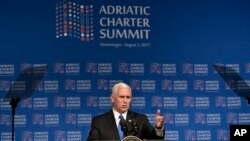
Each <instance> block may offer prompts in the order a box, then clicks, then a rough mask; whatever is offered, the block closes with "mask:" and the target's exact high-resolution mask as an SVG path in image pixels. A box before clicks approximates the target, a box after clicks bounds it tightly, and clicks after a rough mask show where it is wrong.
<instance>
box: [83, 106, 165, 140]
mask: <svg viewBox="0 0 250 141" xmlns="http://www.w3.org/2000/svg"><path fill="white" fill-rule="evenodd" d="M129 120H132V121H134V122H136V123H137V125H138V134H137V135H136V136H137V137H139V138H140V139H149V140H150V139H151V140H152V139H163V138H164V136H163V137H158V136H157V135H156V132H155V128H154V127H153V126H151V124H150V123H149V121H148V118H147V116H145V115H143V114H139V113H135V112H131V111H128V114H127V118H126V121H127V122H128V121H129ZM163 133H164V132H163ZM87 140H88V141H92V140H120V138H119V133H118V130H117V126H116V122H115V118H114V114H113V111H112V110H111V111H109V112H106V113H104V114H102V115H99V116H96V117H94V118H93V119H92V124H91V129H90V132H89V136H88V138H87Z"/></svg>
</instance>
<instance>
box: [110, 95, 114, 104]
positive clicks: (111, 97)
mask: <svg viewBox="0 0 250 141" xmlns="http://www.w3.org/2000/svg"><path fill="white" fill-rule="evenodd" d="M110 99H111V102H112V103H113V102H114V97H113V95H112V94H111V96H110Z"/></svg>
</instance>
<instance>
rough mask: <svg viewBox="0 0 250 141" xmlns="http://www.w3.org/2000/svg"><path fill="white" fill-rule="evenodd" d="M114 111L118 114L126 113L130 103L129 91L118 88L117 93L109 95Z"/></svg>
mask: <svg viewBox="0 0 250 141" xmlns="http://www.w3.org/2000/svg"><path fill="white" fill-rule="evenodd" d="M111 101H112V102H113V106H114V109H115V110H116V111H117V112H119V113H124V112H126V111H128V109H129V107H130V103H131V91H130V89H128V88H118V90H117V93H116V94H113V95H111Z"/></svg>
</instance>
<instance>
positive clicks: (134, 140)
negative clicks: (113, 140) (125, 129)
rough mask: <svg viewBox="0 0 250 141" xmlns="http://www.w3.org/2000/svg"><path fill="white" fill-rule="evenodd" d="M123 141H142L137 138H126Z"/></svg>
mask: <svg viewBox="0 0 250 141" xmlns="http://www.w3.org/2000/svg"><path fill="white" fill-rule="evenodd" d="M122 141H141V139H140V138H138V137H136V136H126V137H124V138H123V139H122Z"/></svg>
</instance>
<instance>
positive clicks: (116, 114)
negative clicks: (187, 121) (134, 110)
mask: <svg viewBox="0 0 250 141" xmlns="http://www.w3.org/2000/svg"><path fill="white" fill-rule="evenodd" d="M113 113H114V117H115V120H120V119H119V116H120V115H121V114H120V113H119V112H117V111H116V110H115V109H114V108H113ZM127 114H128V111H127V112H125V113H122V116H123V118H124V119H125V120H126V118H127Z"/></svg>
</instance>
